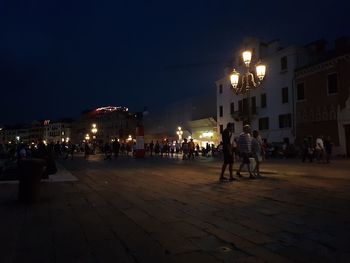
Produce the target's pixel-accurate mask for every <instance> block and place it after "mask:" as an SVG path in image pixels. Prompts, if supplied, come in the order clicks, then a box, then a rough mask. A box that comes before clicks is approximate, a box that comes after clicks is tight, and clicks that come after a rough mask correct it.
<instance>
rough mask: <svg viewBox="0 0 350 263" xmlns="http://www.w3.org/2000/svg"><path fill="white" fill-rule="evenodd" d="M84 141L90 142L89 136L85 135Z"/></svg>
mask: <svg viewBox="0 0 350 263" xmlns="http://www.w3.org/2000/svg"><path fill="white" fill-rule="evenodd" d="M85 140H86V141H87V142H89V140H90V135H89V134H88V133H87V134H86V135H85Z"/></svg>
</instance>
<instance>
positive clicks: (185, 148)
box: [182, 138, 188, 160]
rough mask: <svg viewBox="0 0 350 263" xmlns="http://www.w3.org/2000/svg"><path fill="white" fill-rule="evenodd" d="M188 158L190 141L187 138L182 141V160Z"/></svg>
mask: <svg viewBox="0 0 350 263" xmlns="http://www.w3.org/2000/svg"><path fill="white" fill-rule="evenodd" d="M185 159H188V142H187V139H186V138H185V139H184V141H183V143H182V160H185Z"/></svg>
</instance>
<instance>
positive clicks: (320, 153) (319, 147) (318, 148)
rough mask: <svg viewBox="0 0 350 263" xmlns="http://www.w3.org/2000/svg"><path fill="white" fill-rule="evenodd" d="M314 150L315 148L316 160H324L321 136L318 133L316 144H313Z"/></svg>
mask: <svg viewBox="0 0 350 263" xmlns="http://www.w3.org/2000/svg"><path fill="white" fill-rule="evenodd" d="M315 150H316V160H317V161H318V162H323V163H324V162H325V160H324V144H323V136H322V135H320V136H318V137H317V139H316V146H315Z"/></svg>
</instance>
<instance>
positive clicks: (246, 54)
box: [242, 50, 252, 67]
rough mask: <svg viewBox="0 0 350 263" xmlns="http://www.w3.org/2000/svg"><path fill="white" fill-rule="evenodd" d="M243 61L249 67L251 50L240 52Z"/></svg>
mask: <svg viewBox="0 0 350 263" xmlns="http://www.w3.org/2000/svg"><path fill="white" fill-rule="evenodd" d="M242 56H243V61H244V63H245V64H246V66H247V67H249V64H250V61H251V60H252V52H251V51H249V50H246V51H244V52H243V53H242Z"/></svg>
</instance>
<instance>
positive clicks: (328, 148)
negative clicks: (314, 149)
mask: <svg viewBox="0 0 350 263" xmlns="http://www.w3.org/2000/svg"><path fill="white" fill-rule="evenodd" d="M324 149H325V153H326V163H330V159H331V156H332V149H333V143H332V141H331V137H329V136H328V137H327V139H326V140H325V141H324Z"/></svg>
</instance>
